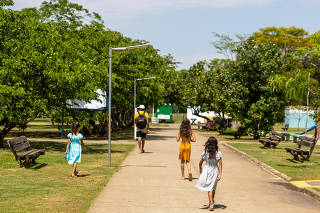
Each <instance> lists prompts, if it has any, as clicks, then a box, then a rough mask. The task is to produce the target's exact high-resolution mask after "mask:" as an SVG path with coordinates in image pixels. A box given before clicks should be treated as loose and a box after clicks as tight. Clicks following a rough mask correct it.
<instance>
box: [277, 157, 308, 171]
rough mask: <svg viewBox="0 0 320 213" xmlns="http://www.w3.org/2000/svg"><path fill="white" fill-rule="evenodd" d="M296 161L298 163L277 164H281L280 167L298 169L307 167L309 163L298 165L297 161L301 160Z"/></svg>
mask: <svg viewBox="0 0 320 213" xmlns="http://www.w3.org/2000/svg"><path fill="white" fill-rule="evenodd" d="M287 160H288V159H287ZM294 163H296V165H284V164H277V166H279V167H287V168H296V169H303V168H307V167H308V166H307V165H304V164H300V165H297V163H299V162H294Z"/></svg>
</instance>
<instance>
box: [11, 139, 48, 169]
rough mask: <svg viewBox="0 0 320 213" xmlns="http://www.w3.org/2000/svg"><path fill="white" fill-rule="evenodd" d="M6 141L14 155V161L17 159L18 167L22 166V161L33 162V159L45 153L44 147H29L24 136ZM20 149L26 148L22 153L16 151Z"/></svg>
mask: <svg viewBox="0 0 320 213" xmlns="http://www.w3.org/2000/svg"><path fill="white" fill-rule="evenodd" d="M7 143H8V145H9V147H10V150H11V151H12V153H13V155H14V157H15V158H16V161H18V163H19V166H20V167H23V163H24V162H32V163H35V160H36V159H37V158H38V157H39V156H40V155H44V154H45V150H44V149H30V143H29V141H28V140H27V138H26V137H25V136H21V137H18V138H15V139H11V140H8V141H7ZM22 150H27V151H26V152H24V153H22V154H18V153H17V152H19V151H22Z"/></svg>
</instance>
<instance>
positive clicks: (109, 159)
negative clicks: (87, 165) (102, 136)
mask: <svg viewBox="0 0 320 213" xmlns="http://www.w3.org/2000/svg"><path fill="white" fill-rule="evenodd" d="M147 46H150V45H149V44H141V45H135V46H127V47H117V48H112V47H109V103H108V104H109V113H108V114H109V115H108V163H109V166H111V88H112V85H111V84H112V51H113V50H129V49H137V48H144V47H147Z"/></svg>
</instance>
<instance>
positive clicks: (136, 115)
mask: <svg viewBox="0 0 320 213" xmlns="http://www.w3.org/2000/svg"><path fill="white" fill-rule="evenodd" d="M139 113H140V115H143V113H144V111H139ZM139 113H138V112H136V114H135V115H134V120H136V119H137V118H138V117H139ZM144 116H146V119H147V121H148V119H149V114H148V113H147V112H146V113H145V114H144ZM147 127H148V125H147V126H146V128H145V129H147ZM136 128H137V129H138V127H136Z"/></svg>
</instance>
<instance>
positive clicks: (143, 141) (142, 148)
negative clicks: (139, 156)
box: [141, 140, 146, 152]
mask: <svg viewBox="0 0 320 213" xmlns="http://www.w3.org/2000/svg"><path fill="white" fill-rule="evenodd" d="M145 142H146V141H145V140H142V144H141V145H142V147H141V151H142V152H144V144H145Z"/></svg>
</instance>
